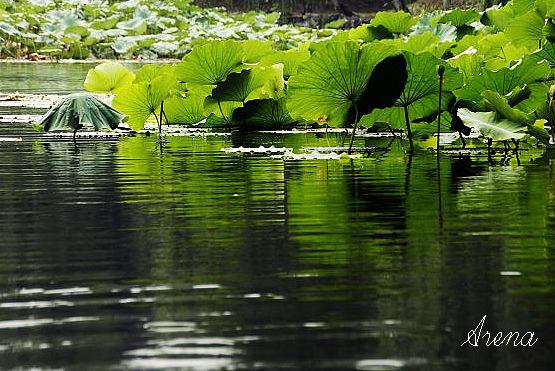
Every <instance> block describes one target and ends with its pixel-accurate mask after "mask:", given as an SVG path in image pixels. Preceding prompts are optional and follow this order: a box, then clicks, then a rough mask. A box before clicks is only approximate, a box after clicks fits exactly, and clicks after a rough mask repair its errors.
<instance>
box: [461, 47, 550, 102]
mask: <svg viewBox="0 0 555 371" xmlns="http://www.w3.org/2000/svg"><path fill="white" fill-rule="evenodd" d="M550 73H551V68H550V67H549V64H548V63H546V62H545V61H539V59H538V58H537V57H536V56H534V55H532V56H528V57H525V58H524V59H522V60H521V61H520V62H519V63H518V64H517V65H515V66H513V67H511V68H502V69H500V70H499V71H491V70H488V69H486V68H483V69H482V72H481V73H480V74H479V75H475V76H473V77H471V78H469V80H468V81H467V82H466V84H465V86H464V87H463V88H461V89H458V90H457V91H455V92H454V93H455V95H456V96H457V98H458V99H463V100H467V101H473V102H479V101H481V99H482V95H481V92H483V91H485V90H491V91H495V92H497V93H499V94H501V95H505V94H509V93H510V92H511V91H512V90H513V89H514V88H516V87H519V86H520V87H522V86H524V85H529V84H531V83H533V82H537V81H545V80H546V79H547V78H548V77H549V75H550Z"/></svg>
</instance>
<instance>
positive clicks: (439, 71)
mask: <svg viewBox="0 0 555 371" xmlns="http://www.w3.org/2000/svg"><path fill="white" fill-rule="evenodd" d="M444 74H445V66H444V65H442V64H440V65H439V66H437V76H438V77H439V98H438V106H437V142H436V147H437V148H436V151H437V162H438V164H439V154H440V152H441V150H440V148H439V133H440V132H441V93H442V91H443V75H444Z"/></svg>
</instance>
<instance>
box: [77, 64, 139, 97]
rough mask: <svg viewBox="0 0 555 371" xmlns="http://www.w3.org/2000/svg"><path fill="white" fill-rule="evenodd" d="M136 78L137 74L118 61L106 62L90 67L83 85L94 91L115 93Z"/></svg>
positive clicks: (86, 88)
mask: <svg viewBox="0 0 555 371" xmlns="http://www.w3.org/2000/svg"><path fill="white" fill-rule="evenodd" d="M133 80H135V74H133V72H131V71H129V70H128V69H127V68H125V67H124V66H123V65H122V64H120V63H116V62H104V63H102V64H99V65H98V66H96V67H95V68H93V69H90V70H89V72H88V73H87V77H86V78H85V82H84V83H83V86H84V87H85V90H87V91H90V92H93V93H113V92H114V91H116V90H117V89H119V88H121V87H124V86H126V85H129V84H131V83H132V82H133Z"/></svg>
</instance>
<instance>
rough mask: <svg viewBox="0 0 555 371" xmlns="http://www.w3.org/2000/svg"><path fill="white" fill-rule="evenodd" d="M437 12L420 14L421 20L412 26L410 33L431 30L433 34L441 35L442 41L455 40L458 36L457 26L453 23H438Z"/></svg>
mask: <svg viewBox="0 0 555 371" xmlns="http://www.w3.org/2000/svg"><path fill="white" fill-rule="evenodd" d="M437 22H438V19H437V16H436V15H435V14H425V15H422V16H420V19H419V21H418V22H417V23H416V24H415V25H414V26H413V27H412V28H411V32H410V35H420V34H423V33H426V32H431V33H432V35H435V36H439V39H440V41H442V42H443V41H454V40H455V39H456V38H457V28H456V27H455V26H453V25H451V24H444V23H437Z"/></svg>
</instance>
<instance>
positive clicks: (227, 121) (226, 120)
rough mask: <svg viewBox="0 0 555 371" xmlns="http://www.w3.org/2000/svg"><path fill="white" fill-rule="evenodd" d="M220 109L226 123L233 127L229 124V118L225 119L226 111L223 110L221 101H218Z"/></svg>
mask: <svg viewBox="0 0 555 371" xmlns="http://www.w3.org/2000/svg"><path fill="white" fill-rule="evenodd" d="M218 108H219V109H220V113H221V114H222V118H223V119H224V121H225V123H226V124H227V125H228V126H231V122H229V120H228V119H227V117H225V115H224V111H223V110H222V103H221V102H220V100H219V99H218Z"/></svg>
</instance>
